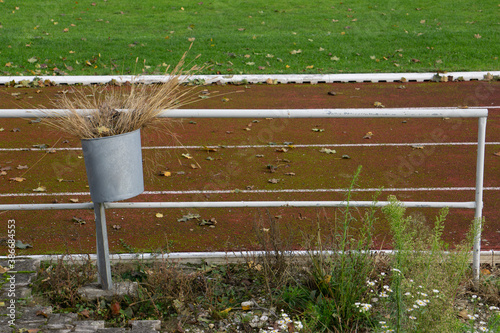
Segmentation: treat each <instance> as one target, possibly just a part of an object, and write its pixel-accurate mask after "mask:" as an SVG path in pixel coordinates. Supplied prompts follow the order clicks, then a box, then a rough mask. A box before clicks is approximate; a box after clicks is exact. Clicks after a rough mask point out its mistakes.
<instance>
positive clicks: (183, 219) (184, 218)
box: [177, 213, 200, 222]
mask: <svg viewBox="0 0 500 333" xmlns="http://www.w3.org/2000/svg"><path fill="white" fill-rule="evenodd" d="M193 219H196V220H199V219H200V214H191V213H189V214H187V215H184V216H182V217H181V218H180V219H177V222H187V221H189V220H193Z"/></svg>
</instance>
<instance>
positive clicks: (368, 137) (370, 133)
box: [363, 132, 373, 139]
mask: <svg viewBox="0 0 500 333" xmlns="http://www.w3.org/2000/svg"><path fill="white" fill-rule="evenodd" d="M372 136H373V133H372V132H368V133H366V134H365V136H364V137H363V139H371V138H372Z"/></svg>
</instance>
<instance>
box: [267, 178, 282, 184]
mask: <svg viewBox="0 0 500 333" xmlns="http://www.w3.org/2000/svg"><path fill="white" fill-rule="evenodd" d="M267 182H268V183H271V184H278V183H279V182H280V180H279V179H277V178H271V179H268V180H267Z"/></svg>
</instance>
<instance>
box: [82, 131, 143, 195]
mask: <svg viewBox="0 0 500 333" xmlns="http://www.w3.org/2000/svg"><path fill="white" fill-rule="evenodd" d="M81 141H82V149H83V158H84V159H85V168H86V169H87V179H88V182H89V187H90V196H91V197H92V201H93V202H111V201H119V200H125V199H129V198H132V197H135V196H136V195H139V194H141V193H142V192H144V176H143V171H142V151H141V132H140V130H136V131H133V132H130V133H125V134H119V135H113V136H108V137H104V138H96V139H83V140H81Z"/></svg>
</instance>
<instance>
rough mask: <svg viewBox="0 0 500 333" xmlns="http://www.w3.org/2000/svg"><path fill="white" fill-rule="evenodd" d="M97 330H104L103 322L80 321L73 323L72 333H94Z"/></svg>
mask: <svg viewBox="0 0 500 333" xmlns="http://www.w3.org/2000/svg"><path fill="white" fill-rule="evenodd" d="M99 328H104V320H82V321H77V322H75V328H74V331H73V332H80V333H94V332H96V331H97V330H98V329H99Z"/></svg>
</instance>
